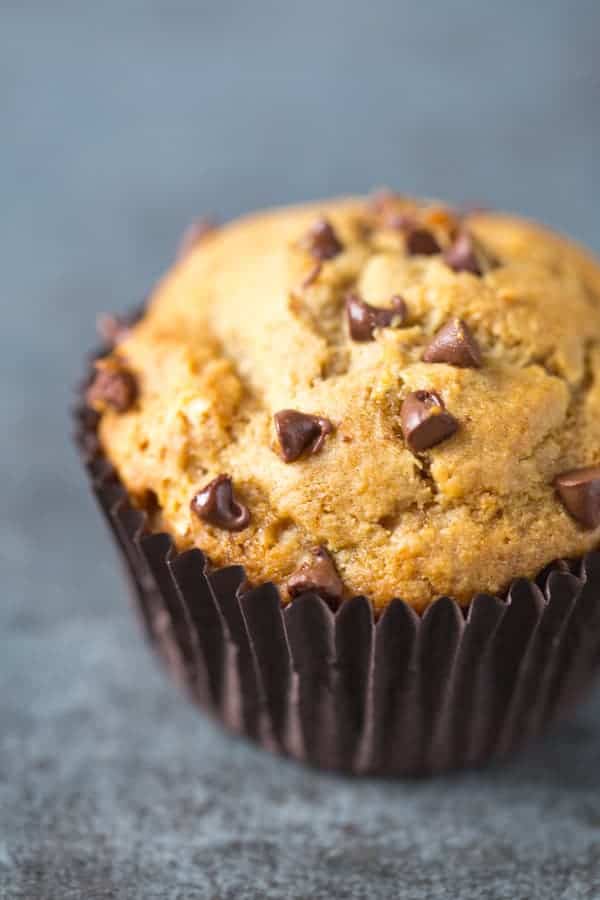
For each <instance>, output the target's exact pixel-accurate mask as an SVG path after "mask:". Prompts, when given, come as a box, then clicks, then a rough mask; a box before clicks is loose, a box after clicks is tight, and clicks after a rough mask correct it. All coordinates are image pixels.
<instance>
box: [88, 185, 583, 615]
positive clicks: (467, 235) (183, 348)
mask: <svg viewBox="0 0 600 900" xmlns="http://www.w3.org/2000/svg"><path fill="white" fill-rule="evenodd" d="M98 365H99V371H98V375H97V378H96V381H95V382H94V384H93V385H92V387H91V389H90V392H89V395H88V397H89V402H90V404H91V405H93V406H94V407H95V408H96V409H98V410H99V411H100V412H101V420H100V426H99V433H100V439H101V443H102V446H103V448H104V451H105V452H106V454H107V455H108V457H109V458H110V460H111V462H112V463H113V464H114V466H115V468H116V469H117V471H118V473H119V475H120V477H121V479H122V481H123V482H124V484H125V486H126V488H127V490H128V491H129V493H130V495H131V496H132V498H133V499H134V501H135V502H136V503H137V504H139V505H140V506H147V507H148V508H149V509H150V510H151V525H152V527H153V528H155V529H160V530H167V531H169V532H170V533H171V534H172V536H173V538H174V540H175V542H176V544H177V546H178V547H179V548H180V549H185V548H188V547H192V546H198V547H200V548H202V549H203V550H204V551H205V552H206V553H207V555H208V556H209V558H210V559H211V561H212V563H213V564H215V565H219V566H221V565H227V564H230V563H241V564H243V565H244V566H245V568H246V572H247V576H248V578H249V580H250V582H251V583H259V582H264V581H274V582H275V583H276V584H277V585H278V586H280V588H281V593H282V599H283V600H284V602H287V601H288V600H289V598H290V596H294V595H296V594H297V593H298V592H299V590H300V588H301V587H302V586H303V585H304V586H305V589H306V590H309V589H310V590H318V588H319V585H320V584H321V581H322V582H323V583H322V585H321V587H322V592H323V594H324V595H325V596H326V598H327V599H328V602H330V603H331V604H332V605H337V604H338V603H339V602H341V601H343V599H344V598H346V597H350V596H354V595H356V594H365V595H366V596H368V597H370V598H371V599H372V601H373V603H374V605H375V607H376V608H377V609H381V608H382V607H384V606H385V605H386V604H387V603H388V602H389V600H390V599H391V598H393V597H401V598H402V599H403V600H405V601H406V602H408V603H410V604H411V605H412V606H413V607H414V608H415V609H417V610H422V609H423V608H424V607H426V606H427V605H428V604H429V603H430V602H431V601H432V600H434V599H436V598H437V597H440V596H444V595H447V596H451V597H454V598H455V599H456V600H457V601H458V602H460V603H467V602H468V601H469V600H470V599H471V598H472V597H473V596H474V595H475V594H477V593H480V592H489V593H498V592H500V591H502V590H504V589H505V588H506V587H507V586H508V584H509V583H510V581H511V580H512V579H514V578H516V577H519V576H525V577H531V576H533V575H535V574H536V573H537V572H538V571H539V570H540V569H542V567H543V566H545V565H546V564H547V563H549V562H550V561H552V560H553V559H555V558H557V557H573V556H578V555H580V554H582V553H584V552H586V551H587V550H589V549H591V548H592V547H595V546H596V545H597V544H598V540H599V537H600V527H599V525H600V474H599V470H594V469H590V468H589V467H593V466H595V465H596V464H597V463H599V462H600V268H599V266H598V263H597V262H596V261H595V260H594V259H593V257H592V256H591V255H589V254H587V253H586V251H584V250H583V249H581V248H579V247H578V246H576V245H575V244H573V243H571V242H569V241H567V240H566V239H565V238H563V237H561V236H559V235H556V234H553V233H552V232H550V231H548V230H546V229H544V228H542V227H540V226H538V225H535V224H533V223H530V222H527V221H524V220H521V219H517V218H515V217H511V216H506V215H501V214H495V213H487V212H478V213H475V214H471V215H461V214H458V213H456V212H453V211H452V210H449V209H447V208H445V207H444V206H443V205H441V204H438V203H424V202H418V201H414V200H411V199H407V198H403V197H399V196H396V195H393V194H382V195H378V196H377V197H376V198H375V199H370V200H369V199H361V198H359V199H342V200H332V201H326V202H322V203H318V204H312V205H307V206H300V207H293V208H286V209H280V210H275V211H270V212H266V213H261V214H257V215H253V216H250V217H248V218H245V219H242V220H239V221H237V222H233V223H231V224H229V225H226V226H224V227H221V228H218V229H216V228H214V227H212V228H210V229H205V230H204V231H203V232H202V233H201V234H198V236H195V238H194V240H193V241H188V242H187V245H186V248H185V252H183V253H181V254H180V257H179V258H178V261H177V262H176V264H175V265H174V266H173V268H172V269H171V271H170V272H169V273H168V274H167V275H166V277H165V278H164V279H163V280H162V281H161V283H160V284H159V285H158V287H157V288H156V290H155V292H154V294H153V296H152V297H151V299H150V301H149V303H148V307H147V309H146V312H145V313H144V315H143V317H142V318H141V319H140V321H139V322H138V323H137V324H135V325H133V326H131V327H129V328H127V329H123V330H122V331H121V332H120V333H119V338H118V342H115V344H114V347H113V349H112V351H111V353H110V354H109V355H108V356H107V357H106V358H105V359H103V360H101V361H100V362H99V364H98ZM579 470H585V471H584V474H583V475H582V474H581V473H580V472H579ZM573 471H575V472H576V473H579V474H578V475H577V477H571V475H572V472H573ZM565 473H567V474H568V475H569V477H568V478H564V477H563V478H562V481H561V476H563V475H564V474H565ZM557 479H558V480H557ZM583 509H585V513H583V512H582V510H583ZM288 583H289V585H288ZM299 586H300V587H299Z"/></svg>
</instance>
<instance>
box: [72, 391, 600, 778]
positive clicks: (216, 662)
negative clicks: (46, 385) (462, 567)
mask: <svg viewBox="0 0 600 900" xmlns="http://www.w3.org/2000/svg"><path fill="white" fill-rule="evenodd" d="M88 381H89V378H88ZM82 396H83V391H80V397H79V405H78V407H77V409H76V411H75V419H76V440H77V445H78V447H79V449H80V451H81V455H82V458H83V461H84V464H85V467H86V469H87V472H88V474H89V477H90V481H91V486H92V488H93V491H94V493H95V495H96V497H97V499H98V502H99V505H100V508H101V509H102V511H103V513H104V515H105V518H106V521H107V523H108V526H109V529H110V531H111V533H112V535H113V537H114V539H115V542H116V545H117V548H118V551H119V554H120V556H121V558H122V560H123V562H124V563H125V568H126V571H127V572H128V574H129V578H130V583H131V587H132V594H133V598H134V603H135V608H136V609H137V610H138V612H139V615H140V618H141V621H142V625H143V627H144V630H145V632H146V635H147V637H148V639H149V640H150V642H151V643H152V645H153V646H154V648H155V649H156V651H157V652H158V654H159V655H160V656H161V657H162V659H163V661H164V663H165V664H166V666H167V668H168V670H169V672H170V673H171V674H172V675H173V676H174V677H175V678H176V680H177V681H178V682H179V683H180V684H181V685H182V686H183V687H184V688H185V689H186V691H187V693H188V695H189V696H190V697H191V699H192V700H193V701H194V702H195V703H197V704H198V705H199V706H201V707H202V708H203V709H204V710H205V711H207V712H209V713H211V714H212V715H213V716H214V717H215V718H216V719H218V720H220V721H221V722H222V723H223V724H224V725H225V726H226V727H227V728H228V729H230V730H231V731H234V732H237V733H240V734H244V735H246V736H247V737H249V738H251V739H253V740H255V741H257V742H258V743H259V744H261V745H262V746H263V747H265V748H268V749H269V750H272V751H275V752H278V753H282V754H286V755H288V756H291V757H293V758H295V759H297V760H301V761H303V762H306V763H309V764H311V765H314V766H318V767H321V768H325V769H335V770H339V771H343V772H351V773H359V774H377V775H424V774H431V773H436V772H442V771H445V770H449V769H457V768H462V767H465V766H473V765H479V764H481V763H483V762H485V761H486V760H488V759H491V758H494V757H499V756H502V755H504V754H506V753H507V752H509V751H511V750H513V749H514V748H515V747H517V746H518V745H520V744H521V743H523V742H524V741H525V740H528V739H531V738H532V737H534V736H536V735H538V734H539V733H541V732H542V731H543V730H544V729H545V728H546V726H547V725H548V724H549V723H550V722H551V721H552V720H553V719H555V718H556V717H557V716H558V715H560V714H561V713H562V712H563V711H564V710H565V709H567V708H568V707H570V706H571V705H572V704H573V702H574V701H575V700H577V699H578V698H579V697H580V696H581V694H582V693H583V691H584V690H585V688H586V687H587V686H588V685H589V684H590V682H591V680H592V678H593V676H594V674H595V672H596V670H597V668H598V665H599V663H600V553H597V552H593V553H589V554H587V555H586V556H585V557H584V558H583V559H580V560H577V561H571V562H565V561H562V560H561V561H558V562H556V563H554V564H552V565H551V566H548V567H546V568H545V569H544V570H543V572H541V573H540V574H539V576H538V577H537V578H536V579H535V580H528V579H525V578H521V579H518V580H517V581H515V582H514V583H513V584H512V586H511V587H510V590H509V591H508V593H507V595H506V596H505V597H503V598H499V597H494V596H490V595H485V594H479V595H477V596H475V597H474V598H473V600H472V602H471V603H470V605H469V606H468V608H461V607H459V606H458V605H457V604H456V603H455V602H454V601H453V600H450V599H448V598H446V597H442V598H441V599H439V600H437V601H435V602H434V603H432V604H431V605H430V606H429V607H428V609H427V610H426V612H425V613H424V614H423V615H422V616H421V617H420V616H418V615H417V614H416V613H415V612H414V611H413V610H412V609H411V607H410V606H408V605H407V604H406V603H404V602H403V601H402V600H398V599H395V600H392V601H391V603H390V604H389V606H388V607H387V608H386V609H385V611H384V612H383V614H382V615H381V616H380V618H379V619H378V620H377V621H376V620H375V618H374V615H373V607H372V605H371V603H370V601H369V600H368V599H367V598H365V597H354V598H353V599H351V600H348V601H346V602H344V603H343V604H342V606H341V607H340V609H339V610H338V611H337V612H336V613H335V614H333V613H332V612H331V610H330V609H329V608H328V606H327V605H326V604H325V603H324V602H323V601H322V600H321V599H320V598H319V597H318V596H316V595H314V594H305V595H304V596H301V597H299V598H297V599H296V600H294V601H293V602H292V603H291V604H289V605H287V606H283V605H282V603H281V598H280V596H279V593H278V590H277V588H276V587H275V586H274V585H273V584H262V585H260V586H259V587H254V588H253V589H251V590H248V589H247V586H246V582H245V574H244V569H243V567H242V566H229V567H227V568H222V569H214V568H211V567H210V565H209V564H208V562H207V560H206V558H205V557H204V555H203V554H202V552H201V551H200V550H197V549H194V550H187V551H185V552H181V553H179V552H177V550H176V549H175V547H174V544H173V541H172V539H171V537H170V536H169V535H167V534H164V533H149V532H148V530H147V528H146V516H145V514H144V513H143V512H141V511H140V510H138V509H135V508H134V506H133V505H132V503H131V502H130V500H129V498H128V495H127V492H126V490H125V488H124V487H123V485H122V484H121V482H120V481H119V479H118V476H117V475H116V473H115V471H114V469H113V468H112V466H111V465H110V464H109V463H108V462H107V460H106V459H105V457H104V456H103V454H102V452H101V449H100V446H99V443H98V440H97V437H96V428H97V422H98V417H97V415H96V414H95V413H94V412H92V411H91V410H90V409H89V408H86V406H85V403H84V402H83V400H82Z"/></svg>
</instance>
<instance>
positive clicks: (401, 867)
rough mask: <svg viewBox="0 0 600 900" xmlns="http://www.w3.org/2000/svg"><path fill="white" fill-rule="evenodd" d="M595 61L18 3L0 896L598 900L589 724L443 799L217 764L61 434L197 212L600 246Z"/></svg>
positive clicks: (535, 32) (369, 33) (300, 10)
mask: <svg viewBox="0 0 600 900" xmlns="http://www.w3.org/2000/svg"><path fill="white" fill-rule="evenodd" d="M599 38H600V4H598V3H597V2H595V0H589V2H571V3H566V2H562V0H561V2H559V0H552V2H549V0H546V2H545V3H543V4H540V3H536V2H523V0H520V2H519V0H512V2H504V3H499V4H492V3H485V2H481V0H480V2H472V3H469V2H466V0H462V2H459V0H455V2H453V3H443V2H438V3H435V2H431V3H425V2H423V3H415V2H411V3H408V2H393V0H390V2H377V0H375V2H371V3H353V2H325V0H303V2H301V3H285V2H282V0H279V2H273V3H266V2H252V3H250V2H248V3H233V2H223V0H221V2H218V3H198V2H196V3H192V2H190V3H183V2H166V0H164V2H146V3H142V2H127V0H103V2H102V3H92V2H77V0H71V2H69V0H54V2H49V0H38V2H32V0H29V2H27V0H23V2H17V0H15V2H8V0H1V2H0V112H1V127H0V162H1V166H0V202H1V215H0V261H1V266H0V292H1V297H2V300H1V303H2V317H1V338H0V340H1V347H0V351H1V352H0V408H1V411H2V438H1V439H0V465H1V476H2V478H1V494H0V529H1V532H0V554H1V565H2V603H1V605H0V896H2V897H5V898H11V900H12V898H28V900H29V898H38V897H42V898H45V900H46V898H48V900H55V898H56V900H71V898H85V900H96V898H108V897H111V898H112V897H117V898H128V900H129V898H131V900H152V898H159V897H160V898H169V900H175V898H182V900H183V898H197V897H198V898H204V897H207V898H235V900H245V898H255V897H256V898H260V897H272V898H302V897H317V898H320V897H323V898H331V897H340V898H344V897H347V898H355V897H356V898H358V897H361V898H362V897H365V898H387V897H402V898H407V900H412V898H414V900H416V898H423V900H425V898H427V900H429V898H441V897H448V898H453V900H454V898H460V900H470V898H507V900H515V898H516V900H519V898H552V900H556V898H560V897H565V898H598V897H600V863H599V858H600V790H599V789H600V765H599V763H600V724H599V719H600V703H599V700H598V698H597V699H596V700H595V702H594V701H593V700H592V701H591V703H589V704H588V706H587V707H585V708H584V709H583V710H581V712H580V713H579V714H578V717H577V718H576V719H575V721H574V722H572V723H570V724H568V725H564V726H562V727H561V728H559V729H558V730H557V731H556V732H555V733H554V734H553V735H551V736H550V737H549V738H548V739H547V740H546V741H544V742H543V743H542V744H541V745H539V746H537V747H535V748H532V749H531V750H530V751H529V752H528V753H526V754H525V755H524V756H522V757H520V758H519V759H518V760H515V761H514V762H511V763H510V764H508V765H506V766H504V767H497V768H494V769H492V770H490V771H486V772H482V773H475V774H471V775H467V776H461V777H452V778H447V779H438V780H436V781H433V782H429V783H427V782H425V783H401V782H397V783H394V782H390V783H380V782H374V781H371V782H349V781H344V780H341V779H336V778H332V777H328V776H322V775H321V776H319V775H316V774H314V773H311V772H307V771H303V770H302V769H300V768H298V767H296V766H293V765H291V764H287V763H284V762H280V761H277V760H274V759H271V758H269V757H268V756H265V755H262V754H261V753H258V752H257V751H255V750H253V749H252V748H250V747H248V746H246V745H245V744H244V743H242V742H239V741H234V740H231V739H229V738H226V737H224V736H223V735H222V734H221V733H220V732H218V731H217V730H216V729H215V728H214V727H213V726H211V725H210V724H208V722H206V721H204V720H203V719H202V718H201V717H200V716H198V714H197V713H196V712H195V711H194V710H193V709H191V708H189V707H188V706H187V705H186V703H185V702H184V701H182V700H181V699H180V698H179V696H178V695H177V694H176V692H175V691H174V689H173V688H171V687H170V686H169V685H168V684H167V683H166V682H165V681H164V679H163V677H162V675H161V673H160V672H159V671H158V669H157V667H156V666H155V664H154V660H153V659H152V658H151V657H150V655H149V653H148V652H147V650H146V649H145V647H144V646H143V644H142V642H141V640H140V639H139V636H138V634H137V633H136V630H135V627H134V622H133V621H132V617H131V615H130V613H129V610H128V609H127V605H126V602H125V592H124V588H123V584H122V582H121V580H120V577H119V573H118V571H116V567H115V559H114V557H113V553H112V548H111V547H110V546H109V542H108V538H107V535H106V534H105V532H104V530H103V526H102V524H101V521H100V517H99V515H98V514H97V512H96V511H95V509H94V505H93V502H92V500H91V498H90V497H89V496H88V493H87V492H86V487H85V484H84V481H83V478H82V475H81V473H80V470H79V466H78V463H77V460H76V458H75V455H74V453H73V451H72V449H71V448H70V444H69V428H70V426H69V422H68V418H67V414H66V408H67V405H68V403H69V392H70V388H71V384H72V383H73V381H74V380H75V379H76V377H77V375H78V373H79V372H80V361H81V358H82V355H83V353H84V351H85V350H86V349H87V348H88V347H90V346H91V345H92V344H93V343H94V331H93V323H94V318H95V315H96V313H97V312H98V311H101V310H117V311H118V310H125V309H127V308H129V307H131V306H132V305H133V304H136V303H137V302H138V301H139V300H140V298H141V297H142V296H143V295H144V293H145V292H146V290H147V289H148V287H149V286H150V285H151V284H152V282H153V280H154V279H155V277H156V276H158V274H159V273H160V272H161V271H162V270H163V269H164V268H165V267H166V266H167V265H168V264H169V261H170V259H171V257H172V253H173V248H174V246H175V244H176V241H177V238H178V235H179V233H180V232H181V230H182V229H183V227H184V226H185V225H186V224H187V222H188V221H189V220H190V219H192V218H193V217H194V216H195V215H197V214H199V213H203V212H205V211H207V210H212V211H215V212H217V213H218V214H219V215H221V216H222V217H223V218H226V217H230V216H232V215H235V214H237V213H240V212H243V211H246V210H249V209H252V208H253V207H257V206H263V205H267V204H271V203H277V202H284V201H294V200H301V199H305V198H309V197H318V196H323V195H327V194H330V193H337V192H345V191H346V192H352V191H362V190H367V189H369V188H371V187H373V186H377V185H381V184H386V183H387V184H389V185H392V186H394V187H397V188H399V189H402V190H404V191H415V192H425V193H427V194H439V195H441V196H443V197H446V198H448V199H450V200H457V201H461V200H469V201H476V202H481V203H484V204H491V205H499V206H505V207H508V208H512V209H515V210H520V211H522V212H524V213H527V214H530V215H533V216H537V217H541V218H543V219H545V220H547V221H548V222H550V223H553V224H554V225H556V226H558V227H560V228H563V229H565V230H567V231H569V232H571V233H573V234H574V235H575V236H577V237H579V238H581V239H583V240H585V241H587V242H588V243H589V244H591V245H593V246H594V247H595V249H596V250H600V203H599V201H600V196H599V194H600V191H599V180H600V62H599V55H598V49H597V48H598V43H599Z"/></svg>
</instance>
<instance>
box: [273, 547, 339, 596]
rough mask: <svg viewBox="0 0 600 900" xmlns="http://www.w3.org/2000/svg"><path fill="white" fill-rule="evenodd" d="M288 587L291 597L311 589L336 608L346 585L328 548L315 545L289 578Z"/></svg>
mask: <svg viewBox="0 0 600 900" xmlns="http://www.w3.org/2000/svg"><path fill="white" fill-rule="evenodd" d="M287 589H288V591H289V594H290V597H298V596H299V594H306V593H307V592H309V591H310V592H311V593H315V594H318V595H319V597H321V598H322V599H323V600H325V601H327V603H329V605H330V606H332V608H334V609H335V608H336V607H337V606H338V604H339V601H340V600H341V599H342V594H343V592H344V585H343V583H342V580H341V578H340V576H339V575H338V573H337V570H336V568H335V563H334V561H333V559H332V558H331V555H330V554H329V553H328V552H327V550H326V549H325V548H324V547H313V549H312V550H311V551H310V556H309V557H308V558H307V559H305V560H304V562H303V563H302V564H301V565H300V566H299V568H298V569H296V571H295V572H294V573H293V574H292V575H290V577H289V578H288V580H287Z"/></svg>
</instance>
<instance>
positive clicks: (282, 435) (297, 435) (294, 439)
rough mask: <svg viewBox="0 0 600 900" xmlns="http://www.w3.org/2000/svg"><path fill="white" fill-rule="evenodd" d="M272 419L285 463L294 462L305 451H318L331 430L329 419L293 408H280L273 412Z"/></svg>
mask: <svg viewBox="0 0 600 900" xmlns="http://www.w3.org/2000/svg"><path fill="white" fill-rule="evenodd" d="M274 419H275V429H276V431H277V437H278V438H279V443H280V445H281V455H282V456H283V458H284V460H285V462H286V463H290V462H294V461H295V460H296V459H299V457H300V456H302V454H303V453H305V452H307V451H308V452H309V453H311V454H313V453H318V452H319V450H320V449H321V447H322V446H323V444H324V442H325V438H326V437H327V436H328V435H329V434H331V433H332V431H333V425H332V423H331V422H330V421H329V419H325V418H323V417H322V416H312V415H309V414H308V413H301V412H298V411H297V410H295V409H282V410H280V412H278V413H275V416H274Z"/></svg>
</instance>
